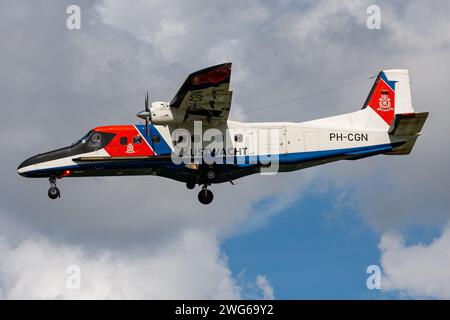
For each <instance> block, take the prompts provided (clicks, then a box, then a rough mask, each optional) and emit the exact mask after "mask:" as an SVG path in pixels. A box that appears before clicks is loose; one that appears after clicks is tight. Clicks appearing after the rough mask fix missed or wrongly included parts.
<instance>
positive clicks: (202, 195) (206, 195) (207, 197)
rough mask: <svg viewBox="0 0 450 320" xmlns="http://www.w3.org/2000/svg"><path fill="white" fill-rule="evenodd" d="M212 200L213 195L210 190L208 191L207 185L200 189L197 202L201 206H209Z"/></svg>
mask: <svg viewBox="0 0 450 320" xmlns="http://www.w3.org/2000/svg"><path fill="white" fill-rule="evenodd" d="M213 199H214V195H213V193H212V192H211V190H208V187H207V185H204V186H203V187H202V190H200V192H199V193H198V201H200V202H201V203H202V204H210V203H211V202H212V201H213Z"/></svg>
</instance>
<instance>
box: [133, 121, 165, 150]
mask: <svg viewBox="0 0 450 320" xmlns="http://www.w3.org/2000/svg"><path fill="white" fill-rule="evenodd" d="M136 128H137V129H138V130H139V132H140V133H141V135H142V136H143V137H144V139H145V140H147V142H148V144H149V145H150V146H151V147H152V149H153V151H155V153H156V155H158V156H160V155H164V154H165V155H167V154H171V153H172V149H170V147H169V145H168V144H167V142H166V140H164V138H163V136H162V135H161V134H160V133H159V131H158V129H156V127H155V126H154V125H152V124H151V125H150V126H149V129H150V130H149V133H150V134H149V136H148V137H147V136H146V134H145V125H143V124H137V125H136ZM152 137H159V142H158V143H156V142H154V141H155V139H154V138H153V139H152Z"/></svg>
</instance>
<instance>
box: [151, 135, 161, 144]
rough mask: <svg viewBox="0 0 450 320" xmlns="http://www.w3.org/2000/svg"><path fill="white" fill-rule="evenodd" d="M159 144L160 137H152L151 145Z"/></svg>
mask: <svg viewBox="0 0 450 320" xmlns="http://www.w3.org/2000/svg"><path fill="white" fill-rule="evenodd" d="M160 142H161V137H160V136H156V135H152V143H153V144H158V143H160Z"/></svg>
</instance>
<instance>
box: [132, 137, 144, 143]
mask: <svg viewBox="0 0 450 320" xmlns="http://www.w3.org/2000/svg"><path fill="white" fill-rule="evenodd" d="M141 143H142V137H141V136H134V137H133V144H141Z"/></svg>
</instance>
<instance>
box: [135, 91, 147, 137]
mask: <svg viewBox="0 0 450 320" xmlns="http://www.w3.org/2000/svg"><path fill="white" fill-rule="evenodd" d="M136 116H138V117H139V118H141V119H144V120H145V135H146V136H147V137H148V135H149V132H148V130H149V129H148V127H149V124H150V109H149V107H148V91H147V94H146V96H145V110H144V111H141V112H139V113H138V114H137V115H136Z"/></svg>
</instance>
